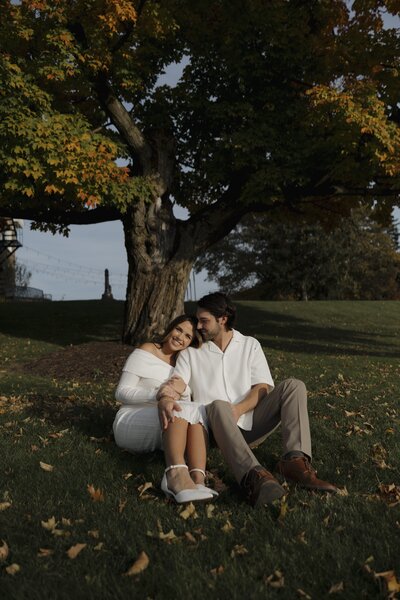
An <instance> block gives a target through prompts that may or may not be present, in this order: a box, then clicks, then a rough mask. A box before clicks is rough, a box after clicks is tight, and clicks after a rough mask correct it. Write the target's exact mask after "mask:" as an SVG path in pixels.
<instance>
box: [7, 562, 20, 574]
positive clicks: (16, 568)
mask: <svg viewBox="0 0 400 600" xmlns="http://www.w3.org/2000/svg"><path fill="white" fill-rule="evenodd" d="M20 570H21V567H20V566H19V565H17V563H13V564H12V565H10V566H9V567H6V568H5V571H6V573H8V574H9V575H16V574H17V573H19V571H20Z"/></svg>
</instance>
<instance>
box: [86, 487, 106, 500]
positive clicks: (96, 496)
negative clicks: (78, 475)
mask: <svg viewBox="0 0 400 600" xmlns="http://www.w3.org/2000/svg"><path fill="white" fill-rule="evenodd" d="M87 491H88V492H89V495H90V497H91V499H92V500H93V502H104V493H103V491H102V490H101V489H100V488H98V489H96V488H95V487H94V485H93V484H92V483H88V485H87Z"/></svg>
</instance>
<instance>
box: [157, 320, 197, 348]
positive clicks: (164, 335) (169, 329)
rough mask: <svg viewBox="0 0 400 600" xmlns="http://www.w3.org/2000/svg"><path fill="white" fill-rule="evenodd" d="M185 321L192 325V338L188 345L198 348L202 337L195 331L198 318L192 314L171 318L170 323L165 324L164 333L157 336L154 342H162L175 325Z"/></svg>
mask: <svg viewBox="0 0 400 600" xmlns="http://www.w3.org/2000/svg"><path fill="white" fill-rule="evenodd" d="M185 321H189V323H191V324H192V325H193V339H192V341H191V342H190V346H193V348H200V346H201V343H202V337H201V335H200V333H199V332H198V331H197V324H198V320H197V318H196V317H195V316H194V315H179V317H176V318H175V319H173V321H171V323H169V324H168V325H167V327H166V329H165V331H164V333H163V334H162V335H161V336H160V337H159V338H157V340H156V342H157V343H159V344H162V343H163V342H164V341H165V339H166V338H167V336H168V335H169V334H170V333H171V331H172V330H173V329H175V327H176V326H177V325H180V324H181V323H185Z"/></svg>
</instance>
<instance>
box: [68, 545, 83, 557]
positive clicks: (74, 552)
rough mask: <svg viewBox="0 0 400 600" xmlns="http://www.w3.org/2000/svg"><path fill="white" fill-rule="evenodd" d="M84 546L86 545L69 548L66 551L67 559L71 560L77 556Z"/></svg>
mask: <svg viewBox="0 0 400 600" xmlns="http://www.w3.org/2000/svg"><path fill="white" fill-rule="evenodd" d="M86 546H87V544H75V545H74V546H71V548H70V549H69V550H67V556H68V558H71V559H72V560H73V559H74V558H76V557H77V556H78V554H79V553H80V552H82V550H83V549H84V548H86Z"/></svg>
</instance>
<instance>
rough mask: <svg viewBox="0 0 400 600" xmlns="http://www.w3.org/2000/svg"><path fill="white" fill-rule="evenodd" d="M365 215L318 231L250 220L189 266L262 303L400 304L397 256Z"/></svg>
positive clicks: (385, 232) (387, 235)
mask: <svg viewBox="0 0 400 600" xmlns="http://www.w3.org/2000/svg"><path fill="white" fill-rule="evenodd" d="M391 233H392V228H384V227H382V226H381V225H379V224H377V223H376V222H374V221H373V219H371V216H370V215H369V214H368V213H367V211H365V210H354V211H353V212H352V213H351V215H350V217H349V218H348V219H346V220H343V221H342V222H341V223H340V224H339V225H338V226H336V227H335V228H334V229H332V230H330V231H327V230H326V229H324V228H323V227H322V226H321V225H318V224H309V223H308V224H307V223H304V222H301V221H299V222H297V221H293V220H292V221H290V222H279V221H272V220H271V219H267V218H265V217H264V218H261V219H260V217H259V216H258V217H254V216H253V215H252V216H249V217H247V218H246V219H245V220H244V221H243V223H242V224H240V225H239V226H238V227H237V228H236V229H235V230H234V231H233V232H232V233H230V234H229V235H228V236H227V237H226V238H224V240H222V241H221V242H219V243H218V244H216V245H215V246H213V247H212V248H211V249H210V250H209V251H208V252H207V253H206V254H205V255H204V256H203V257H201V258H199V259H198V260H197V263H196V267H197V270H201V269H206V270H207V271H208V278H209V279H210V280H214V281H216V282H218V285H219V286H220V287H221V288H222V289H226V290H227V291H229V292H230V293H235V292H240V291H242V290H244V289H246V288H253V289H250V290H249V292H247V293H246V292H245V293H243V294H242V296H243V297H251V298H261V299H265V300H266V299H268V300H271V299H272V300H276V299H289V300H290V299H293V300H300V299H302V300H307V299H310V300H388V299H392V300H393V299H395V300H397V299H400V254H399V253H398V252H397V251H396V244H395V241H394V240H393V236H392V235H391Z"/></svg>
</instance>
